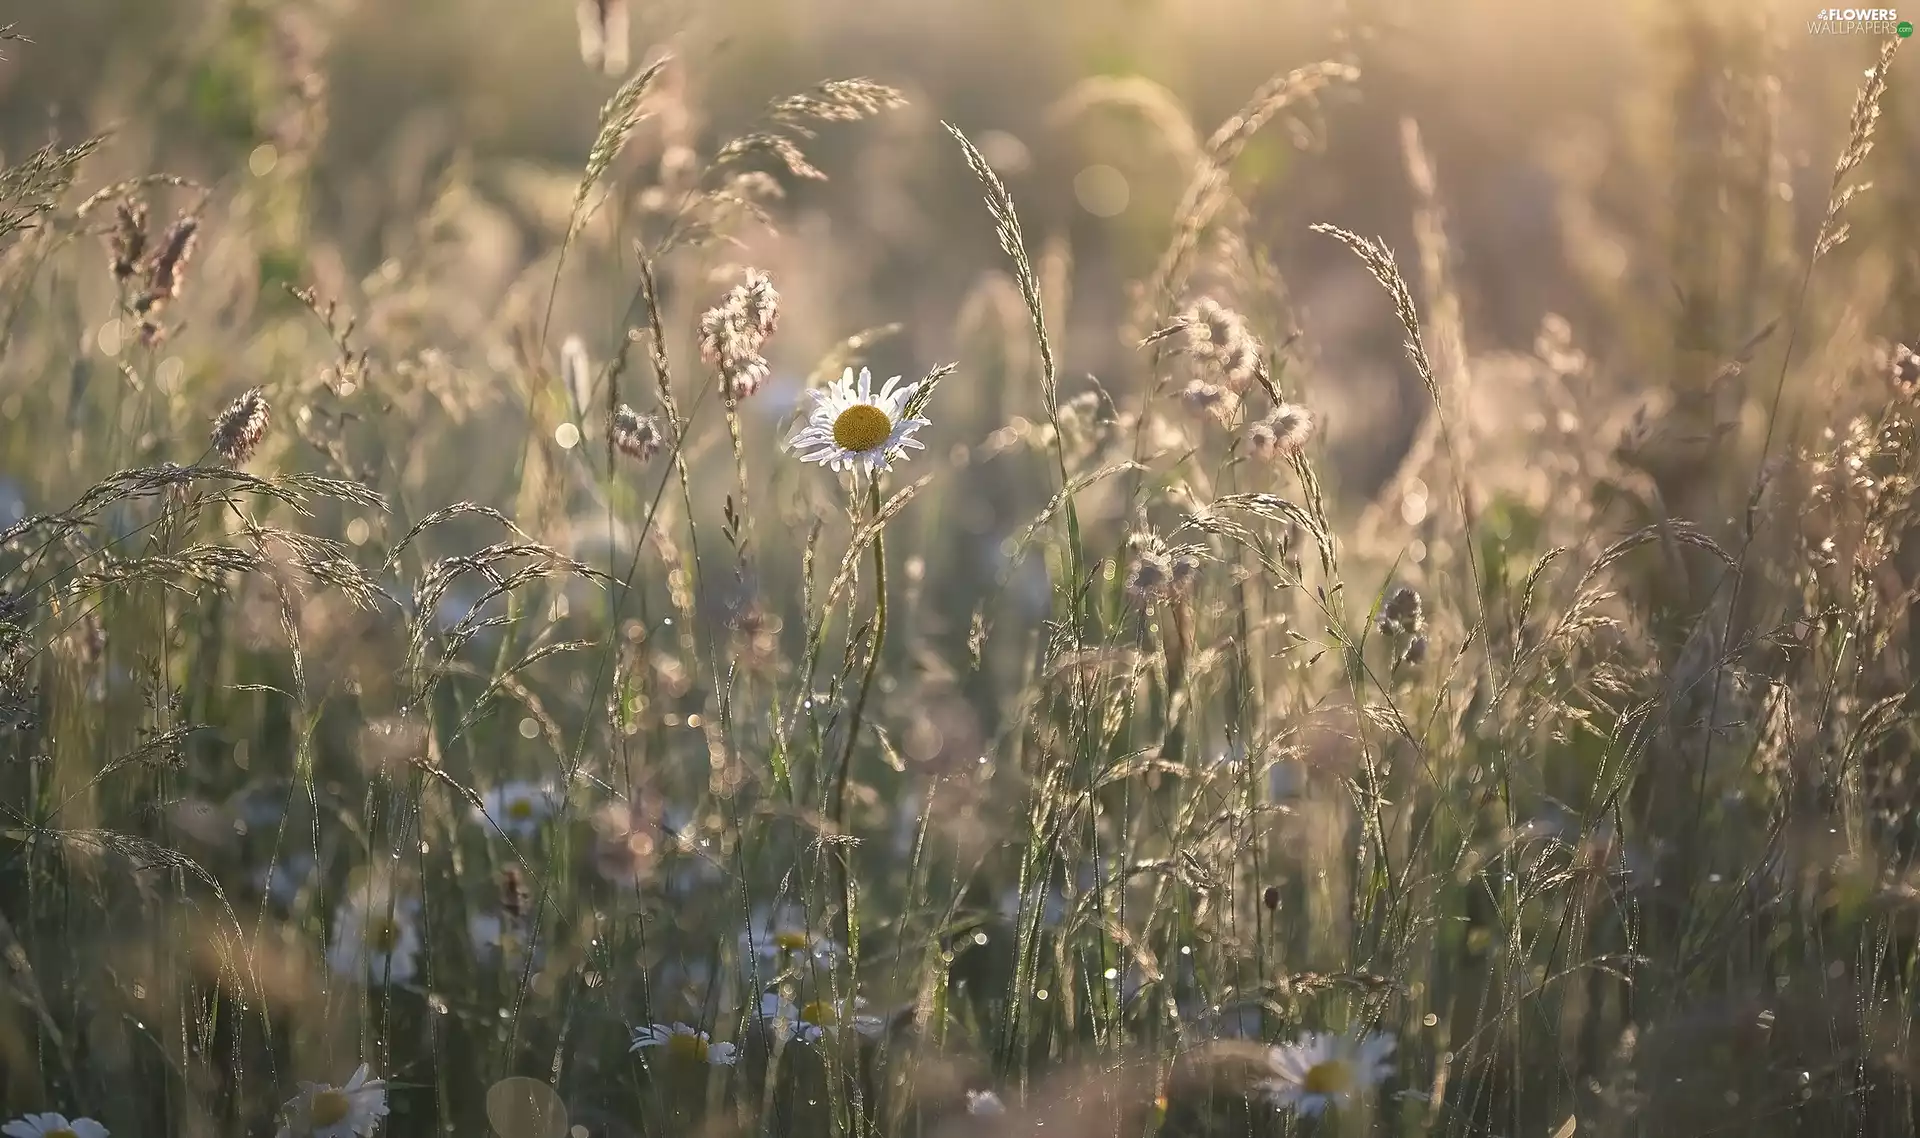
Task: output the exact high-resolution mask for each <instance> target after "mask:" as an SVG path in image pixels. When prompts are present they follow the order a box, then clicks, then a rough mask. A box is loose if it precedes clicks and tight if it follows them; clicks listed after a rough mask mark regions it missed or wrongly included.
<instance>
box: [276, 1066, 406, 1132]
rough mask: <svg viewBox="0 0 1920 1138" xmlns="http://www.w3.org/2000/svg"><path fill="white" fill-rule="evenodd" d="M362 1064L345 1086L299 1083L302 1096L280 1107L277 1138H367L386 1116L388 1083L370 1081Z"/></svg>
mask: <svg viewBox="0 0 1920 1138" xmlns="http://www.w3.org/2000/svg"><path fill="white" fill-rule="evenodd" d="M367 1073H368V1072H367V1065H366V1064H365V1063H362V1064H360V1066H359V1068H358V1069H356V1070H355V1071H354V1072H353V1077H352V1078H350V1079H348V1080H347V1081H346V1084H345V1085H344V1086H338V1087H336V1086H333V1085H332V1084H330V1083H308V1082H302V1083H301V1084H300V1093H299V1094H297V1095H295V1096H294V1097H293V1098H292V1099H290V1100H289V1101H288V1102H287V1104H286V1106H284V1107H282V1108H281V1116H282V1122H281V1124H280V1133H279V1136H278V1138H354V1136H356V1135H358V1136H359V1138H366V1135H369V1134H372V1133H373V1132H374V1130H375V1128H377V1127H378V1126H379V1125H380V1120H381V1119H382V1118H385V1117H386V1116H387V1084H386V1081H385V1080H383V1079H369V1078H368V1077H367Z"/></svg>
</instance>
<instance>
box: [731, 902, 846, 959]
mask: <svg viewBox="0 0 1920 1138" xmlns="http://www.w3.org/2000/svg"><path fill="white" fill-rule="evenodd" d="M839 951H840V946H839V945H838V944H835V943H834V942H833V941H832V940H831V939H829V938H828V937H826V936H824V935H820V934H816V933H814V932H813V931H812V930H811V929H810V928H809V926H808V924H807V914H806V910H805V909H802V908H800V907H799V906H797V905H791V904H782V905H773V906H768V905H762V906H759V907H758V908H756V909H754V911H753V918H752V920H750V921H749V922H748V924H747V929H746V931H745V932H743V933H741V934H740V953H741V956H742V957H746V956H748V955H753V956H758V957H759V958H760V960H761V961H762V962H765V963H778V962H780V961H783V960H789V959H792V958H795V957H801V956H810V957H812V958H813V959H815V960H819V961H828V960H832V959H833V958H834V957H835V955H837V954H838V953H839Z"/></svg>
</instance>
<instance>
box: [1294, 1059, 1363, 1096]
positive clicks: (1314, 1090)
mask: <svg viewBox="0 0 1920 1138" xmlns="http://www.w3.org/2000/svg"><path fill="white" fill-rule="evenodd" d="M1300 1086H1301V1089H1303V1090H1305V1091H1307V1092H1308V1093H1309V1094H1316V1095H1339V1094H1345V1093H1347V1092H1348V1091H1350V1090H1352V1089H1353V1064H1352V1063H1349V1062H1347V1061H1346V1060H1345V1059H1329V1060H1327V1061H1326V1062H1324V1063H1315V1064H1314V1065H1313V1066H1312V1067H1309V1068H1308V1069H1307V1076H1306V1078H1304V1079H1301V1080H1300Z"/></svg>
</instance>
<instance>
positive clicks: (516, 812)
mask: <svg viewBox="0 0 1920 1138" xmlns="http://www.w3.org/2000/svg"><path fill="white" fill-rule="evenodd" d="M481 801H482V803H484V806H483V807H475V808H474V812H473V816H474V818H475V820H476V821H479V822H482V823H485V822H487V821H488V820H491V821H492V822H493V824H494V825H496V826H499V827H500V828H501V829H502V830H505V831H506V832H507V833H508V834H510V835H512V836H513V837H516V838H519V837H525V836H527V835H528V834H532V833H534V832H535V831H537V830H539V829H540V823H542V822H544V821H546V820H547V819H548V818H549V817H551V816H552V815H553V812H554V811H555V810H558V809H559V808H560V792H559V791H558V790H556V789H554V787H553V786H552V784H550V783H544V782H509V783H505V784H503V785H501V786H496V787H494V788H493V789H492V790H490V791H488V792H487V793H486V794H485V795H484V796H483V797H482V798H481Z"/></svg>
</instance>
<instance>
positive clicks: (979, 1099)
mask: <svg viewBox="0 0 1920 1138" xmlns="http://www.w3.org/2000/svg"><path fill="white" fill-rule="evenodd" d="M967 1113H968V1114H980V1115H988V1116H992V1115H997V1114H1005V1113H1007V1104H1006V1103H1004V1102H1001V1101H1000V1096H999V1095H997V1094H994V1093H993V1092H992V1091H968V1092H967Z"/></svg>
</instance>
